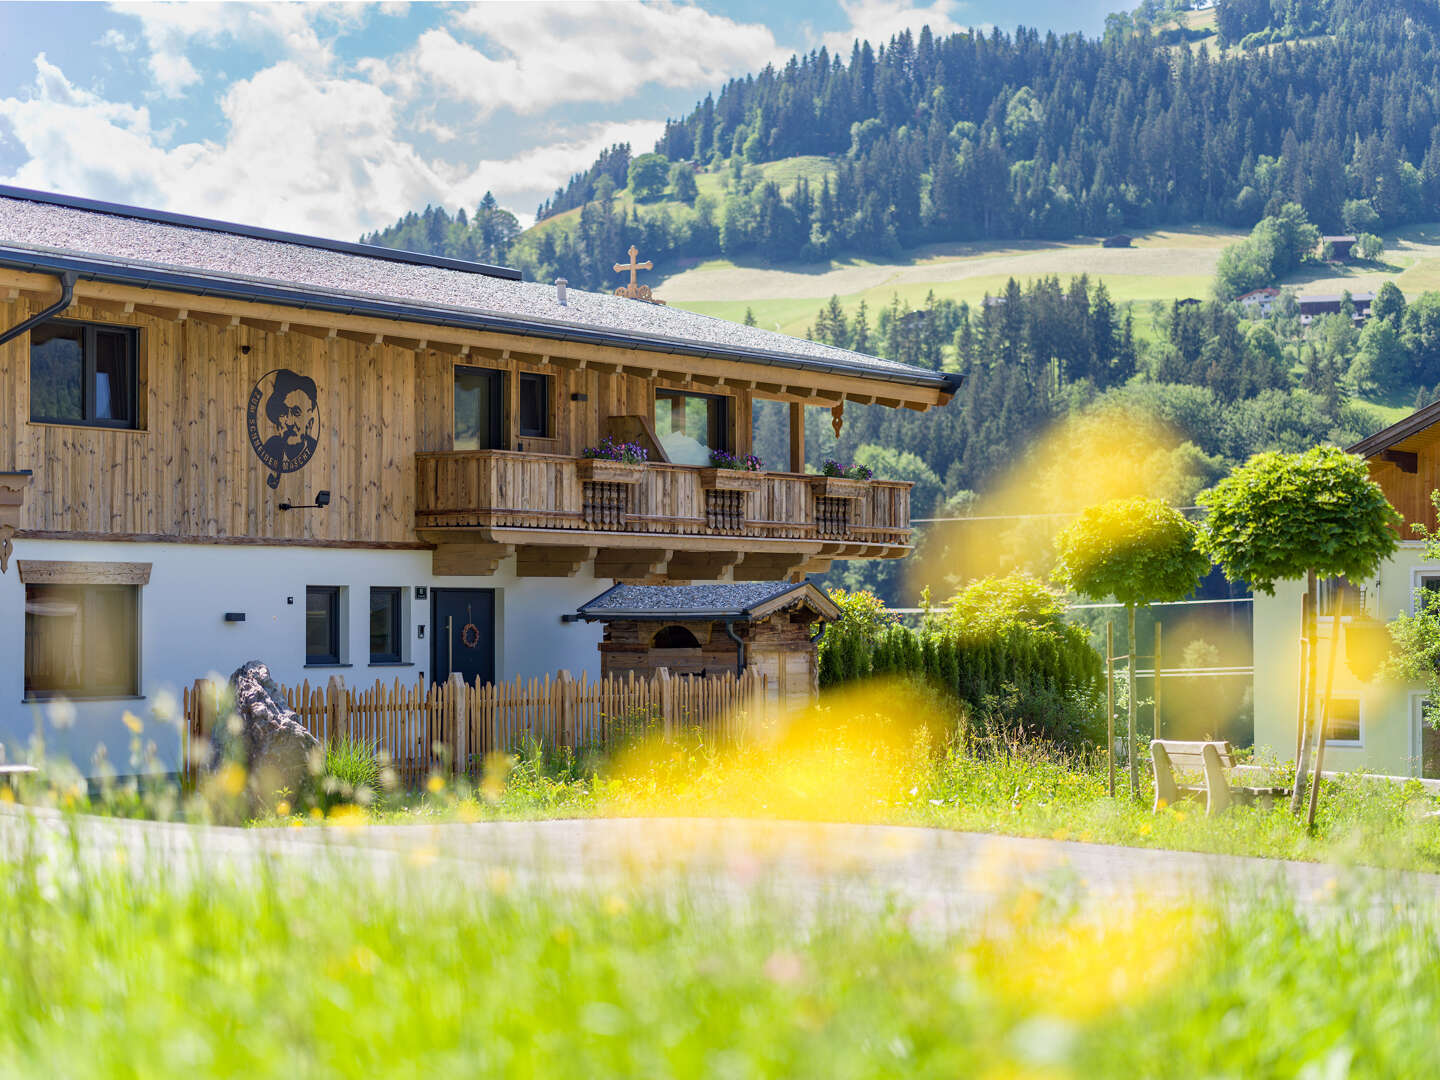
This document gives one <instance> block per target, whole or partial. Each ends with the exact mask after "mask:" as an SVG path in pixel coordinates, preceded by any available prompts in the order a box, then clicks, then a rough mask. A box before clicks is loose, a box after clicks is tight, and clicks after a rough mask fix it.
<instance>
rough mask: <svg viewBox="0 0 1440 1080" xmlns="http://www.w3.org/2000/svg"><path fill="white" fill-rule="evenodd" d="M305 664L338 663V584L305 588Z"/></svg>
mask: <svg viewBox="0 0 1440 1080" xmlns="http://www.w3.org/2000/svg"><path fill="white" fill-rule="evenodd" d="M305 663H307V664H338V663H340V586H338V585H309V586H306V588H305Z"/></svg>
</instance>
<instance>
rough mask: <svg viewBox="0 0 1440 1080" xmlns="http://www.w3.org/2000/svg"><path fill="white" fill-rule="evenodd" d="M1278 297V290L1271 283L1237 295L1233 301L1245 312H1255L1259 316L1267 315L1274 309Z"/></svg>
mask: <svg viewBox="0 0 1440 1080" xmlns="http://www.w3.org/2000/svg"><path fill="white" fill-rule="evenodd" d="M1279 299H1280V290H1279V289H1277V288H1275V287H1274V286H1273V285H1267V286H1266V287H1265V288H1263V289H1251V290H1250V291H1249V292H1247V293H1245V294H1244V295H1243V296H1237V297H1236V298H1235V302H1236V303H1237V304H1239V305H1240V306H1241V307H1243V308H1244V309H1245V310H1246V311H1247V312H1255V313H1258V314H1259V315H1261V316H1268V315H1269V314H1270V313H1271V312H1272V311H1274V310H1275V304H1276V303H1277V302H1278V301H1279Z"/></svg>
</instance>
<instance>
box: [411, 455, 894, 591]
mask: <svg viewBox="0 0 1440 1080" xmlns="http://www.w3.org/2000/svg"><path fill="white" fill-rule="evenodd" d="M415 505H416V510H415V524H416V530H417V532H418V533H419V534H420V536H421V537H422V538H423V539H425V540H427V541H429V542H431V543H434V544H435V545H436V555H435V572H436V573H437V574H475V573H491V572H493V567H494V565H497V564H498V561H499V560H500V559H503V558H505V557H506V556H508V555H510V554H515V555H516V556H517V560H516V569H517V572H519V573H520V574H522V575H527V576H564V575H567V574H573V573H575V572H576V571H577V570H578V569H579V567H580V566H581V565H583V564H584V563H585V562H587V561H589V560H591V559H593V560H595V572H596V574H597V575H598V576H601V577H615V578H626V579H637V580H639V579H643V580H652V581H666V580H687V581H693V580H715V579H717V578H723V577H733V578H734V579H735V580H779V579H781V578H784V577H787V576H795V575H798V574H801V573H809V572H816V571H820V570H823V569H824V568H826V567H828V565H829V561H830V560H831V559H842V558H843V559H856V558H898V557H900V556H903V555H905V554H907V553H908V552H909V551H910V485H909V484H908V483H898V482H895V481H886V480H873V481H866V482H857V481H838V482H837V481H833V480H831V481H827V480H826V478H823V477H818V476H808V475H800V474H795V473H774V472H765V473H737V472H734V471H726V470H715V469H701V468H695V467H692V466H687V465H662V464H646V465H639V466H629V467H625V466H620V467H618V468H617V467H615V466H613V465H610V463H604V462H598V463H597V462H589V461H585V460H583V459H579V458H572V457H563V456H560V455H555V454H535V453H519V452H512V451H504V450H481V451H466V452H461V451H455V452H443V453H422V454H417V455H416V498H415Z"/></svg>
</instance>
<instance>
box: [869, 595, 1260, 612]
mask: <svg viewBox="0 0 1440 1080" xmlns="http://www.w3.org/2000/svg"><path fill="white" fill-rule="evenodd" d="M1254 602H1255V598H1254V597H1253V596H1236V597H1234V598H1232V599H1229V600H1157V601H1156V602H1155V603H1153V604H1150V605H1149V606H1150V607H1182V606H1185V605H1192V604H1253V603H1254ZM1068 606H1069V607H1070V608H1072V609H1074V608H1123V607H1124V606H1125V605H1124V604H1115V603H1111V604H1070V605H1068ZM886 610H888V611H889V612H890V614H892V615H924V614H925V608H918V607H892V608H887V609H886ZM944 610H945V608H944V605H942V604H937V605H936V606H935V607H932V608H930V611H932V612H942V611H944Z"/></svg>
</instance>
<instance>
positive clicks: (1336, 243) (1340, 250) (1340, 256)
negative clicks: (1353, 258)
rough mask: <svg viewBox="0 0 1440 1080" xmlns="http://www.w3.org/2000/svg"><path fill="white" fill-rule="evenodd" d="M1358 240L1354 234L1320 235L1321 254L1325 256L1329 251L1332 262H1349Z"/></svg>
mask: <svg viewBox="0 0 1440 1080" xmlns="http://www.w3.org/2000/svg"><path fill="white" fill-rule="evenodd" d="M1357 242H1358V238H1357V237H1354V236H1322V237H1320V254H1321V256H1322V257H1323V256H1324V254H1325V253H1326V252H1327V251H1328V252H1329V253H1330V261H1331V262H1349V261H1350V255H1351V251H1352V249H1353V248H1354V247H1355V244H1356V243H1357Z"/></svg>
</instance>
